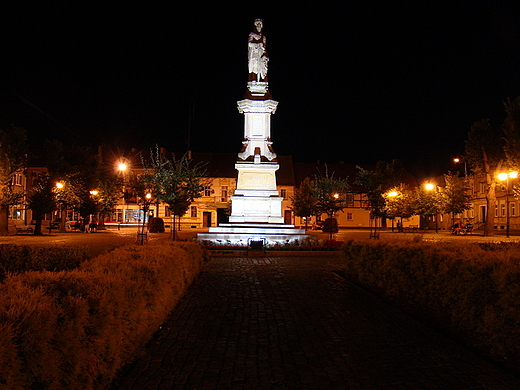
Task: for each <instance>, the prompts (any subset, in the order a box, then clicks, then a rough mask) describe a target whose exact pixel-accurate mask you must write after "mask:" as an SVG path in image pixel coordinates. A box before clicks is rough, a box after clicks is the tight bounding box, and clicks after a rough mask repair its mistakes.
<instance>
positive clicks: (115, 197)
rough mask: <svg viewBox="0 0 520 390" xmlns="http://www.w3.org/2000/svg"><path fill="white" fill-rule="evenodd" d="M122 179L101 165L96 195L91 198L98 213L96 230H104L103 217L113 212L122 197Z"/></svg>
mask: <svg viewBox="0 0 520 390" xmlns="http://www.w3.org/2000/svg"><path fill="white" fill-rule="evenodd" d="M122 187H123V179H122V178H121V177H120V176H118V175H117V174H116V173H115V172H114V170H113V169H111V168H110V167H108V166H106V165H101V166H100V169H99V172H98V175H97V184H96V186H95V189H96V191H97V192H96V194H95V195H94V196H93V197H92V198H93V200H94V201H95V203H96V209H97V212H98V213H99V221H98V229H104V220H105V216H107V215H109V214H110V213H112V212H114V210H115V208H116V205H117V202H118V201H119V199H121V197H122V193H121V188H122Z"/></svg>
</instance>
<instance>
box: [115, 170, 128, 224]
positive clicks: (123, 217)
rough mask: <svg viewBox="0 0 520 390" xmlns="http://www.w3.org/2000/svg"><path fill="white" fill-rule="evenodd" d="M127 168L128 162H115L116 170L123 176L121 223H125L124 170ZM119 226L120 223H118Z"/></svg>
mask: <svg viewBox="0 0 520 390" xmlns="http://www.w3.org/2000/svg"><path fill="white" fill-rule="evenodd" d="M127 169H128V164H126V163H125V162H123V161H121V162H119V163H118V164H117V170H118V171H119V172H120V173H121V175H122V176H123V216H122V218H121V223H125V217H126V216H125V206H126V199H125V196H126V188H125V172H126V171H127ZM119 226H120V225H119Z"/></svg>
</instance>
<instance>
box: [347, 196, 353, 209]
mask: <svg viewBox="0 0 520 390" xmlns="http://www.w3.org/2000/svg"><path fill="white" fill-rule="evenodd" d="M347 207H354V194H352V193H348V194H347Z"/></svg>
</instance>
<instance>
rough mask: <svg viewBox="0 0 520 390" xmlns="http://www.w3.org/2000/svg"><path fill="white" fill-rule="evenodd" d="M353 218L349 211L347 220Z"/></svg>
mask: <svg viewBox="0 0 520 390" xmlns="http://www.w3.org/2000/svg"><path fill="white" fill-rule="evenodd" d="M353 219H354V218H353V217H352V213H347V221H352V220H353Z"/></svg>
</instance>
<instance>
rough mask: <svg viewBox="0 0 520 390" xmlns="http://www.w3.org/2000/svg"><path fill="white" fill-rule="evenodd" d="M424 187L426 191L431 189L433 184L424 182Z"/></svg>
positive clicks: (433, 186)
mask: <svg viewBox="0 0 520 390" xmlns="http://www.w3.org/2000/svg"><path fill="white" fill-rule="evenodd" d="M424 188H425V189H426V191H431V190H433V189H434V188H435V185H434V184H432V183H426V184H425V185H424Z"/></svg>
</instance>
